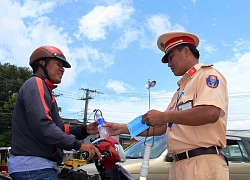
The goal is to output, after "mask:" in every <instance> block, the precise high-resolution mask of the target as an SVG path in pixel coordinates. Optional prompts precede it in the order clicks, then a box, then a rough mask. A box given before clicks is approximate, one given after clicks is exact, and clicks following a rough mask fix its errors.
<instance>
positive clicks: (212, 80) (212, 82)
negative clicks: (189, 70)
mask: <svg viewBox="0 0 250 180" xmlns="http://www.w3.org/2000/svg"><path fill="white" fill-rule="evenodd" d="M206 83H207V86H208V87H210V88H217V87H218V85H219V79H218V78H217V76H215V75H209V76H208V77H207V79H206Z"/></svg>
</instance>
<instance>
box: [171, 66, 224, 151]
mask: <svg viewBox="0 0 250 180" xmlns="http://www.w3.org/2000/svg"><path fill="white" fill-rule="evenodd" d="M178 85H179V90H178V91H177V92H176V93H175V94H174V96H173V98H172V100H171V102H170V104H169V105H168V108H167V110H166V111H168V110H170V111H174V110H179V111H181V110H186V109H190V108H193V107H195V106H199V105H212V106H216V107H218V108H220V117H219V119H218V120H217V121H216V122H215V123H209V124H205V125H201V126H187V125H180V124H172V125H171V127H170V128H167V144H168V151H169V154H170V155H171V154H178V153H181V152H184V151H188V150H191V149H195V148H199V147H210V146H216V145H217V146H221V147H222V148H224V147H226V124H227V111H228V92H227V87H226V85H227V84H226V79H225V77H224V76H223V75H222V74H221V73H220V72H219V71H217V70H216V69H214V68H213V67H211V65H208V66H204V65H203V64H202V63H198V64H196V65H195V66H194V67H192V68H191V69H190V70H188V71H187V72H186V73H185V74H184V75H183V77H182V78H181V80H180V81H178ZM204 118H205V117H204Z"/></svg>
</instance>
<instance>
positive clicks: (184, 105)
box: [178, 101, 193, 111]
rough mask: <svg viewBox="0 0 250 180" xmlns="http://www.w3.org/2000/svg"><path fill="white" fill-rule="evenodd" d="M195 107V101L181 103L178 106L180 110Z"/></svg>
mask: <svg viewBox="0 0 250 180" xmlns="http://www.w3.org/2000/svg"><path fill="white" fill-rule="evenodd" d="M192 107H193V101H188V102H186V103H184V104H180V105H179V106H178V111H183V110H187V109H191V108H192Z"/></svg>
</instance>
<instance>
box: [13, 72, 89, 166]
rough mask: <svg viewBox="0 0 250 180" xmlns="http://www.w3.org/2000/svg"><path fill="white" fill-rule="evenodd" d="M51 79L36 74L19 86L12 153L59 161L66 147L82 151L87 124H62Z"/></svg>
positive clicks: (14, 117) (14, 116) (14, 114)
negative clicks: (74, 125)
mask: <svg viewBox="0 0 250 180" xmlns="http://www.w3.org/2000/svg"><path fill="white" fill-rule="evenodd" d="M56 87H57V86H55V85H54V84H52V83H51V82H50V81H48V79H45V78H44V77H43V76H41V75H39V74H34V75H33V76H32V77H31V78H30V79H28V80H27V81H26V82H25V83H24V84H23V85H22V87H21V88H20V90H19V92H18V96H17V101H16V104H15V108H14V112H13V117H12V130H13V131H12V142H11V154H13V155H16V156H17V155H23V156H25V155H26V156H38V157H44V158H46V159H49V160H51V161H55V162H57V163H58V164H60V163H61V162H62V160H63V149H65V150H71V149H75V150H79V149H80V146H81V144H82V141H81V140H82V139H84V138H86V137H87V136H88V135H89V134H88V133H87V131H86V126H84V125H80V126H76V127H69V126H68V125H63V124H62V121H61V118H60V116H59V113H58V106H57V103H56V100H55V97H54V96H53V94H52V89H54V88H56Z"/></svg>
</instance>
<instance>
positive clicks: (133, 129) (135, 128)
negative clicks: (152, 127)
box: [127, 115, 149, 138]
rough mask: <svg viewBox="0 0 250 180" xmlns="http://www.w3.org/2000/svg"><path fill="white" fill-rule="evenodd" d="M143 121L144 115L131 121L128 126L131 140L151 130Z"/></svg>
mask: <svg viewBox="0 0 250 180" xmlns="http://www.w3.org/2000/svg"><path fill="white" fill-rule="evenodd" d="M141 120H142V115H141V116H138V117H137V118H135V119H134V120H132V121H130V122H129V123H128V124H127V127H128V130H129V133H130V135H131V138H133V137H136V136H137V135H138V134H140V133H142V132H143V131H145V130H147V129H148V128H149V126H147V125H146V124H143V123H142V122H141Z"/></svg>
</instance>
